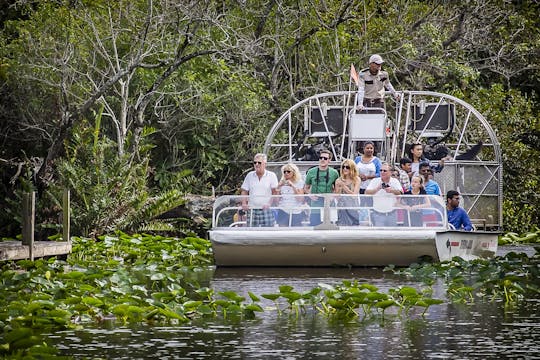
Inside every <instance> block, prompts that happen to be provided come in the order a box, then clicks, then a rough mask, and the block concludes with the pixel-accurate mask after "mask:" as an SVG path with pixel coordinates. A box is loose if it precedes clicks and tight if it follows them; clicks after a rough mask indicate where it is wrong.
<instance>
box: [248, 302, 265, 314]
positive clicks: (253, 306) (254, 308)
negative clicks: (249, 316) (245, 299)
mask: <svg viewBox="0 0 540 360" xmlns="http://www.w3.org/2000/svg"><path fill="white" fill-rule="evenodd" d="M246 310H250V311H259V312H263V311H264V310H263V308H262V307H260V306H259V305H258V304H249V305H246Z"/></svg>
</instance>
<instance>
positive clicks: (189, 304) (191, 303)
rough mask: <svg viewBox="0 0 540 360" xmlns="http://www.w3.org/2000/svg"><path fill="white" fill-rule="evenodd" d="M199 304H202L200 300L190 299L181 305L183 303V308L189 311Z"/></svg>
mask: <svg viewBox="0 0 540 360" xmlns="http://www.w3.org/2000/svg"><path fill="white" fill-rule="evenodd" d="M201 304H202V301H193V300H190V301H186V302H185V303H184V304H183V305H184V308H185V309H186V310H187V311H191V310H194V309H196V308H197V307H199V306H200V305H201Z"/></svg>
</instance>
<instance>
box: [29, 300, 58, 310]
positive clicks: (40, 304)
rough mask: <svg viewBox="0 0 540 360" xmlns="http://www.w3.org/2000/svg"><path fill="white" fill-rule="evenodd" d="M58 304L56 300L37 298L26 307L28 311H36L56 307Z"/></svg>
mask: <svg viewBox="0 0 540 360" xmlns="http://www.w3.org/2000/svg"><path fill="white" fill-rule="evenodd" d="M55 307H56V306H55V304H54V302H52V301H46V300H37V301H33V302H31V303H29V304H28V307H27V308H26V311H28V312H29V313H34V312H35V311H36V310H40V309H54V308H55Z"/></svg>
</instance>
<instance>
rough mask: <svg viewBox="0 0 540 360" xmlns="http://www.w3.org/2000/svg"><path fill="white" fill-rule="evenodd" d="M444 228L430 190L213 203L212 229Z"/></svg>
mask: <svg viewBox="0 0 540 360" xmlns="http://www.w3.org/2000/svg"><path fill="white" fill-rule="evenodd" d="M325 224H326V225H328V224H333V225H336V226H338V227H339V228H340V229H349V228H364V227H378V228H425V227H437V228H443V229H446V228H447V218H446V209H445V206H444V202H443V199H442V197H440V196H430V195H420V196H414V195H400V196H396V195H393V194H389V193H378V194H375V195H338V194H309V195H289V196H287V197H283V196H281V195H272V196H259V197H255V196H251V197H250V196H222V197H219V198H218V199H217V200H216V201H215V203H214V214H213V227H214V228H269V227H272V228H300V227H315V228H317V226H320V225H325Z"/></svg>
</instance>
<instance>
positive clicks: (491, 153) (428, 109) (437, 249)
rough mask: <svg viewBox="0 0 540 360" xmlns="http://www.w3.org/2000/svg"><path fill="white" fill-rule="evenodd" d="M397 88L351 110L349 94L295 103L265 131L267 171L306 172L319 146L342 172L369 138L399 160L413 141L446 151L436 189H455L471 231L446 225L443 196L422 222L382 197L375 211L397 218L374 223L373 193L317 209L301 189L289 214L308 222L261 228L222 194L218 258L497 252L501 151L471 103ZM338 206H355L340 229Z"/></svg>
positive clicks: (217, 211)
mask: <svg viewBox="0 0 540 360" xmlns="http://www.w3.org/2000/svg"><path fill="white" fill-rule="evenodd" d="M399 94H400V97H399V100H391V98H390V97H388V98H387V99H386V105H385V108H365V109H363V110H362V111H358V110H357V109H356V107H355V106H354V102H355V96H356V93H355V92H354V91H337V92H329V93H321V94H317V95H313V96H311V97H309V98H306V99H304V100H302V101H300V102H298V103H296V104H295V105H293V106H292V107H291V108H289V109H288V110H287V111H286V112H285V113H283V114H282V115H281V116H280V117H279V118H278V119H277V120H276V122H275V123H274V124H273V126H272V128H271V129H270V131H269V133H268V135H267V137H266V141H265V144H264V153H265V154H267V156H268V159H269V161H268V163H267V170H270V171H274V172H275V173H276V174H277V175H279V174H280V168H281V166H283V165H285V164H287V163H294V164H296V165H297V166H298V167H299V169H300V170H301V172H302V174H305V172H306V171H307V170H308V169H309V168H311V167H314V166H318V151H320V150H321V149H323V148H325V149H329V150H330V151H331V152H332V154H333V159H334V160H333V161H332V162H331V166H334V167H335V168H339V166H340V164H341V161H342V160H343V159H346V158H350V159H354V158H355V157H356V156H357V155H358V149H359V148H360V146H361V145H362V143H363V142H365V141H372V142H374V143H375V144H376V152H377V153H376V155H377V156H378V157H379V159H381V160H383V161H386V162H388V163H390V164H392V165H399V160H400V158H401V157H403V156H406V155H407V153H408V147H409V146H410V145H411V144H414V143H418V142H420V143H423V144H425V148H424V155H425V156H426V157H427V159H428V160H429V161H433V162H439V161H440V160H441V158H443V157H444V167H443V169H442V170H441V171H440V172H438V173H437V172H436V173H434V180H435V181H437V182H438V184H439V186H440V188H441V192H442V193H443V194H446V192H447V191H448V190H457V191H459V193H460V194H461V198H462V201H461V204H460V206H462V207H463V208H464V209H465V210H466V211H467V213H468V215H469V217H470V218H471V221H472V223H473V225H474V229H473V231H469V232H467V231H458V230H455V229H452V227H451V225H450V224H449V223H448V219H447V216H446V208H445V199H444V198H443V197H441V196H428V195H425V197H426V199H423V201H425V203H427V204H429V205H428V206H427V207H426V208H424V209H422V210H421V211H422V212H423V214H426V216H423V219H424V220H423V221H422V222H421V223H420V224H418V223H414V222H411V221H410V219H411V212H410V211H409V210H407V209H404V208H403V207H402V206H401V204H403V198H402V197H400V196H394V198H392V199H390V200H389V199H386V206H385V207H386V208H387V209H383V210H382V211H384V210H386V211H394V212H395V214H396V219H397V221H396V222H395V223H393V224H391V225H390V226H381V225H380V224H377V223H376V222H374V221H373V217H372V214H373V213H374V212H375V211H379V212H380V211H381V209H380V208H377V206H378V205H377V203H378V202H380V201H379V199H377V195H355V196H354V197H355V199H352V200H353V201H352V202H351V201H340V200H343V199H340V198H342V197H345V195H337V194H325V195H321V197H322V198H324V201H323V202H318V204H319V206H318V207H314V206H313V205H310V201H309V197H308V196H307V195H300V196H299V198H298V208H296V209H289V211H290V212H291V213H296V214H305V218H304V219H305V220H306V221H302V223H301V225H300V226H290V225H291V224H288V225H285V226H267V227H259V226H257V227H256V226H252V224H250V221H249V219H250V218H251V217H250V216H249V214H247V215H248V216H246V214H243V211H242V209H241V207H240V204H241V202H242V196H234V195H233V196H221V197H218V198H216V200H215V203H214V207H213V216H212V228H211V230H210V231H209V238H210V241H211V242H212V248H213V253H214V259H215V264H216V265H217V266H386V265H390V264H393V265H395V266H408V265H410V264H411V263H414V262H419V261H426V260H428V261H445V260H450V259H452V258H453V257H455V256H459V257H461V258H464V259H466V260H472V259H476V258H486V257H492V256H494V255H495V253H496V251H497V240H498V236H499V234H500V232H501V229H502V221H503V219H502V171H503V169H502V155H501V149H500V144H499V142H498V140H497V137H496V134H495V132H494V131H493V129H492V128H491V126H490V124H489V123H488V121H487V120H486V119H485V118H484V117H483V116H482V115H481V114H480V113H479V112H478V111H477V110H476V109H475V108H474V107H473V106H472V105H471V104H469V103H467V102H465V101H463V100H461V99H458V98H456V97H454V96H451V95H448V94H443V93H438V92H430V91H400V92H399ZM348 196H349V197H350V195H348ZM273 197H275V199H271V201H269V202H268V203H269V204H271V206H270V208H269V209H270V210H278V209H279V208H280V207H279V196H277V195H274V196H273ZM368 198H371V199H368ZM349 200H351V199H349ZM370 200H371V201H370ZM343 204H347V205H343ZM351 204H353V206H351ZM379 206H380V205H379ZM254 210H255V208H249V209H248V210H247V212H248V213H249V212H250V211H254ZM291 210H292V211H291ZM310 211H317V212H319V213H320V216H321V221H322V222H321V224H319V225H316V226H310V225H309V221H307V219H308V218H309V216H308V215H309V213H310ZM340 211H353V213H354V214H355V216H356V215H357V216H358V221H357V222H355V224H354V225H340V223H339V216H338V215H337V214H339V212H340ZM297 225H298V224H297Z"/></svg>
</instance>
